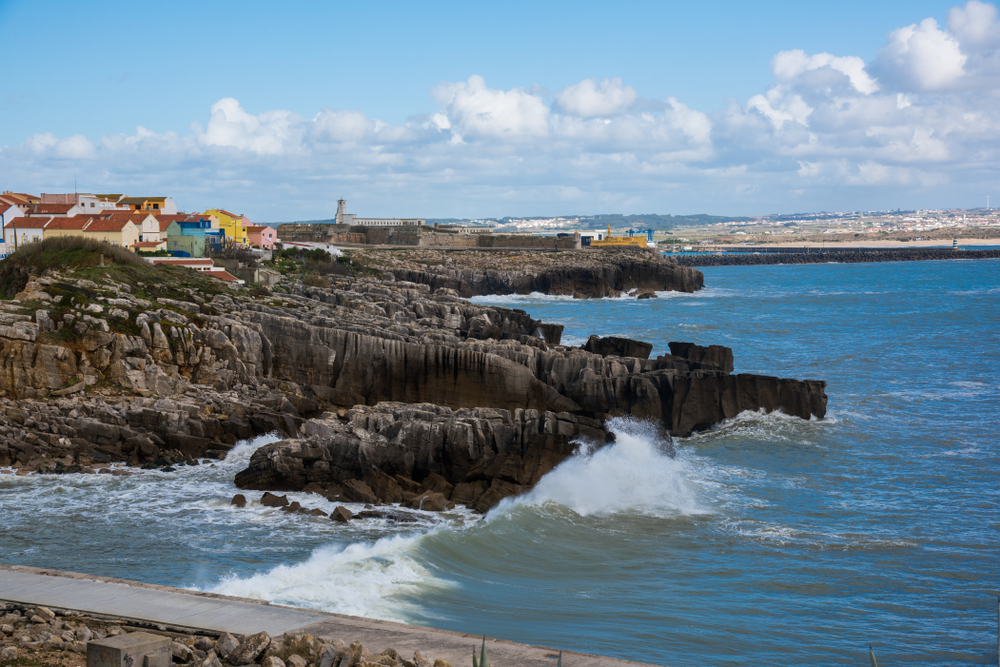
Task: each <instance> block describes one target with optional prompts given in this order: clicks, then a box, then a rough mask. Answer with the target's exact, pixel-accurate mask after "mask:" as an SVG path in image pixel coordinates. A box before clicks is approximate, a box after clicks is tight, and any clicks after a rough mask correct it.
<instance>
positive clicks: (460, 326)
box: [0, 255, 826, 509]
mask: <svg viewBox="0 0 1000 667" xmlns="http://www.w3.org/2000/svg"><path fill="white" fill-rule="evenodd" d="M623 257H624V259H623V260H622V261H623V264H621V265H619V266H618V267H617V268H616V269H615V270H614V271H613V272H612V273H615V272H617V274H616V275H620V276H628V275H633V274H631V273H630V272H631V271H637V270H636V269H635V268H634V267H635V266H636V265H635V264H633V258H632V256H631V255H627V256H623ZM635 261H638V262H639V263H640V264H643V262H645V261H646V260H645V259H643V258H641V257H640V258H639V259H637V260H635ZM643 265H644V264H643ZM524 275H527V274H524ZM567 275H568V274H567ZM644 275H646V276H647V277H646V278H642V280H653V278H650V277H649V275H652V274H644ZM660 275H666V274H660ZM167 277H168V276H164V279H166V278H167ZM689 277H690V276H689ZM170 278H171V280H174V281H175V282H176V276H170ZM568 279H569V278H567V280H568ZM615 279H616V280H617V279H618V278H615ZM635 280H639V279H638V278H636V279H635ZM699 280H700V274H699ZM580 284H582V283H580V282H579V281H578V282H577V283H576V286H577V287H579V286H580ZM699 284H700V283H699ZM209 288H210V285H208V284H207V283H206V284H203V285H200V286H198V285H196V286H189V285H186V284H185V283H184V282H183V281H181V282H180V283H179V284H176V285H174V287H172V288H171V289H169V290H165V289H164V288H162V287H157V288H155V289H154V288H153V287H152V286H150V285H139V286H133V285H128V284H125V283H123V282H117V281H115V280H113V279H112V278H110V277H108V278H106V279H103V280H100V281H91V280H87V279H82V278H79V277H74V274H73V273H72V272H71V271H66V272H62V273H58V272H52V271H49V272H47V273H46V274H45V275H42V276H38V277H36V278H34V279H32V280H31V281H30V282H29V283H28V284H27V285H26V286H25V288H24V289H23V290H22V291H21V293H19V294H18V295H17V298H16V299H15V300H13V301H11V302H6V303H4V304H2V306H0V394H2V398H0V401H2V403H3V407H4V409H3V412H2V414H0V434H2V435H3V436H4V440H3V444H2V445H0V466H2V465H15V466H18V467H20V468H22V469H24V470H28V469H32V468H35V469H38V468H41V467H46V466H49V467H51V466H52V465H55V463H58V464H59V465H61V466H62V467H63V468H64V469H79V467H87V466H91V465H93V464H95V463H97V462H103V461H107V460H122V461H128V462H131V463H133V464H146V465H170V464H172V463H175V462H176V461H178V460H189V459H191V458H194V457H203V456H206V455H209V456H212V455H221V454H222V453H224V452H225V450H226V449H228V448H229V447H231V446H232V444H233V443H235V442H236V440H237V439H240V438H247V437H250V436H252V435H255V434H261V433H265V432H278V433H280V434H283V435H284V436H286V438H287V439H285V440H283V441H280V442H277V443H274V444H272V445H268V446H266V447H264V448H262V449H260V450H259V451H258V452H257V453H256V454H255V455H254V456H253V459H252V461H251V463H250V466H249V468H248V469H247V470H245V471H244V472H243V473H241V474H240V475H239V476H238V478H237V482H238V484H239V485H240V486H241V487H243V488H252V489H260V490H300V489H302V488H304V487H305V486H307V485H314V487H313V488H314V489H315V488H318V489H321V490H323V492H324V493H332V494H334V495H338V496H339V495H341V494H343V496H342V497H350V498H357V499H365V500H366V501H368V502H371V501H384V502H397V501H398V500H397V499H404V500H412V499H413V498H414V497H415V496H419V494H420V493H425V494H426V493H434V494H440V495H441V496H442V497H443V498H444V500H445V501H449V502H464V503H467V504H469V505H470V506H473V507H476V508H478V509H487V508H488V507H490V506H492V505H493V504H495V503H496V502H498V501H499V500H500V499H501V498H503V497H506V496H509V495H512V494H516V493H519V492H521V491H522V490H524V489H526V488H530V487H531V485H533V484H534V483H536V482H537V481H538V479H540V478H541V476H542V475H544V474H545V473H546V472H548V471H549V470H551V469H552V468H553V467H554V466H556V465H557V464H558V463H559V462H561V461H562V460H564V459H565V458H566V457H568V456H569V455H570V454H571V453H572V452H573V450H574V449H575V448H576V447H577V446H579V444H580V443H581V442H586V443H590V444H591V445H592V446H602V445H604V444H605V443H606V442H607V441H608V440H609V439H611V438H613V435H611V434H609V433H607V432H606V431H605V430H604V427H603V424H604V420H605V419H606V418H607V417H609V416H619V415H632V416H635V417H637V418H641V419H648V420H652V421H655V422H656V423H657V424H659V425H660V427H661V428H662V429H663V431H664V432H665V433H671V434H673V435H679V436H686V435H689V434H690V433H692V432H693V431H695V430H699V429H704V428H708V427H710V426H711V425H712V424H715V423H717V422H719V421H721V420H723V419H726V418H731V417H734V416H736V415H737V414H739V413H740V412H742V411H744V410H766V411H771V410H782V411H784V412H786V413H788V414H792V415H796V416H799V417H802V418H804V419H808V418H810V417H813V416H815V417H820V418H821V417H823V415H824V414H825V410H826V396H825V394H824V386H825V385H824V383H823V382H820V381H811V380H805V381H802V380H791V379H781V378H773V377H765V376H754V375H733V374H732V370H733V357H732V352H731V350H729V349H728V348H722V347H718V346H711V347H707V348H706V347H700V346H697V345H692V344H686V343H672V344H671V352H672V354H668V355H662V356H659V357H656V358H654V359H649V358H647V357H648V356H649V353H650V349H651V346H649V345H648V344H645V343H641V342H639V341H630V340H627V339H620V338H618V339H599V338H596V337H593V338H592V339H591V340H589V341H588V343H587V345H586V346H585V347H586V349H583V348H575V347H568V346H564V345H561V344H560V337H561V327H559V326H558V325H550V324H546V323H542V322H539V321H538V320H535V319H533V318H532V317H531V316H530V315H528V314H527V313H525V312H524V311H521V310H516V309H507V308H499V307H488V306H482V305H476V304H472V303H469V302H468V301H465V300H464V299H462V298H460V296H459V295H458V292H457V291H456V289H455V288H452V287H437V288H433V287H432V286H431V285H429V284H426V283H413V282H407V281H402V280H399V279H397V278H396V277H395V275H389V276H387V277H386V278H385V279H383V280H376V279H372V278H360V277H338V278H336V279H335V280H334V282H332V283H331V284H330V286H329V287H309V286H306V285H304V284H303V283H302V282H300V281H296V280H290V281H286V283H285V284H283V285H281V286H279V287H278V288H277V289H275V290H273V291H268V290H257V291H255V292H254V293H251V292H249V291H247V290H235V291H229V290H226V289H225V288H220V289H221V291H215V292H214V293H208V292H206V290H207V289H209ZM574 289H575V288H574Z"/></svg>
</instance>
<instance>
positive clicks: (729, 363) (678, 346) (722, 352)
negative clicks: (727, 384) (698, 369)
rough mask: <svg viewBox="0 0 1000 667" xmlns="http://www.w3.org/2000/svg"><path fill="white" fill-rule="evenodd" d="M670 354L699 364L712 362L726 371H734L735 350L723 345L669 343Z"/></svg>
mask: <svg viewBox="0 0 1000 667" xmlns="http://www.w3.org/2000/svg"><path fill="white" fill-rule="evenodd" d="M669 346H670V354H672V355H674V356H676V357H681V358H682V359H687V360H688V361H694V362H697V363H699V364H711V365H712V366H715V367H716V368H718V369H719V370H720V371H722V372H724V373H732V372H733V351H732V350H731V349H730V348H728V347H723V346H722V345H709V346H708V347H703V346H701V345H695V344H694V343H669Z"/></svg>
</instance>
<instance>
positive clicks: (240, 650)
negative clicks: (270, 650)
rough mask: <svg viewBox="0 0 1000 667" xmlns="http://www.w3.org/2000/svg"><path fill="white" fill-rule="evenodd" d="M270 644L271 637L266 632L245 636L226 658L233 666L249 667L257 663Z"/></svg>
mask: <svg viewBox="0 0 1000 667" xmlns="http://www.w3.org/2000/svg"><path fill="white" fill-rule="evenodd" d="M270 644H271V636H270V635H269V634H267V633H266V632H258V633H256V634H253V635H245V636H244V637H243V638H242V639H241V640H240V643H239V645H238V646H237V647H236V648H235V649H233V651H232V652H231V653H230V654H229V655H228V656H226V658H227V660H228V661H229V662H230V664H233V665H248V664H250V663H252V662H255V661H256V660H257V657H258V656H260V654H261V653H263V652H264V650H265V649H266V648H267V647H268V646H269V645H270Z"/></svg>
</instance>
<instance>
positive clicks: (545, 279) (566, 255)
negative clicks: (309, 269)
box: [355, 248, 704, 299]
mask: <svg viewBox="0 0 1000 667" xmlns="http://www.w3.org/2000/svg"><path fill="white" fill-rule="evenodd" d="M355 256H356V257H359V258H361V259H362V260H363V261H365V262H366V263H368V264H369V265H371V266H374V267H376V268H378V269H380V270H382V271H383V272H385V273H387V274H390V275H392V276H394V277H395V278H396V280H404V281H408V282H413V283H420V284H424V285H429V286H430V287H431V289H435V290H436V289H438V288H442V287H443V288H448V289H452V290H455V292H456V293H457V294H458V295H459V296H463V297H466V298H468V297H471V296H477V295H484V294H530V293H531V292H543V293H545V294H563V295H570V296H574V297H577V298H580V299H593V298H601V297H609V296H620V295H621V294H622V293H623V292H630V291H632V290H639V291H640V292H652V291H657V290H659V291H665V290H670V291H678V292H694V291H697V290H699V289H701V288H702V287H703V286H704V276H703V275H702V274H701V272H700V271H695V270H693V269H690V268H687V267H684V266H681V265H680V264H678V263H676V262H675V261H673V260H671V259H667V258H665V257H663V256H662V255H660V254H659V253H656V252H651V251H648V250H645V249H605V250H594V251H589V252H580V251H576V252H551V253H549V252H486V251H462V252H446V251H443V250H433V249H427V248H419V249H412V250H363V251H358V252H357V253H356V255H355Z"/></svg>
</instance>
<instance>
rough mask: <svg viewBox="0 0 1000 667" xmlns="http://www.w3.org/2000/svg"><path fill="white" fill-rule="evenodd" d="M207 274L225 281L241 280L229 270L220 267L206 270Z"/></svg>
mask: <svg viewBox="0 0 1000 667" xmlns="http://www.w3.org/2000/svg"><path fill="white" fill-rule="evenodd" d="M205 274H206V275H209V276H212V277H213V278H216V279H218V280H222V281H225V282H227V283H230V282H239V280H240V279H239V278H237V277H236V276H234V275H233V274H231V273H229V272H228V271H224V270H223V269H218V270H217V271H205Z"/></svg>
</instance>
